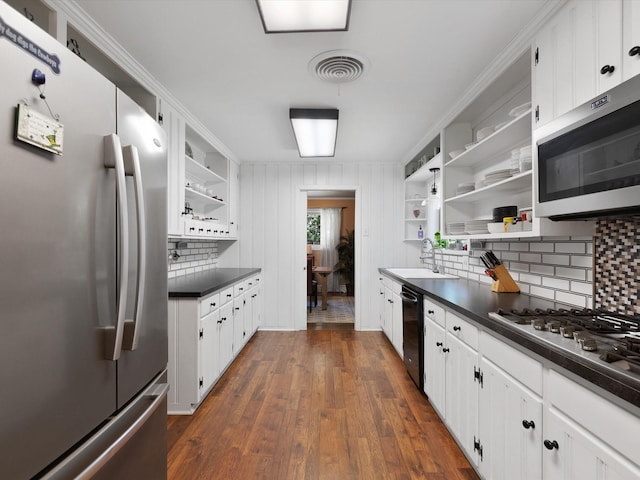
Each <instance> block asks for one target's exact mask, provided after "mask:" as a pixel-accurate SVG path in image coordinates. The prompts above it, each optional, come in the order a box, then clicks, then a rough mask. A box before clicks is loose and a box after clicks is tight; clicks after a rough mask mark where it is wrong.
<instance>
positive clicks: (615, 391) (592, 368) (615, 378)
mask: <svg viewBox="0 0 640 480" xmlns="http://www.w3.org/2000/svg"><path fill="white" fill-rule="evenodd" d="M379 271H380V273H383V274H384V275H385V276H387V277H389V278H392V279H393V280H395V281H397V282H398V283H402V284H404V285H409V286H411V287H413V289H415V290H416V291H418V292H420V293H422V294H423V295H424V296H425V298H427V299H431V300H433V301H436V302H438V303H440V304H442V305H444V306H446V307H448V308H450V309H451V310H453V311H455V312H458V313H460V314H461V315H463V316H464V317H466V318H468V319H470V320H472V321H474V322H475V323H477V324H478V325H480V326H481V327H482V328H484V329H485V330H491V331H493V332H495V333H497V334H499V335H502V336H503V337H506V338H508V339H509V340H511V341H512V342H513V343H515V344H517V345H516V346H517V347H518V348H519V349H520V350H521V351H526V350H528V351H531V352H534V353H535V354H537V355H538V356H540V357H542V358H541V359H542V360H543V363H546V364H547V366H548V364H549V363H551V364H555V365H558V366H560V367H562V368H564V369H566V370H568V371H570V372H572V373H574V374H575V375H577V376H578V377H580V378H581V379H583V380H586V381H587V382H589V383H591V384H594V385H597V386H598V387H601V388H602V389H603V390H604V391H605V392H608V393H610V394H612V395H614V396H615V397H617V398H618V399H622V400H625V401H627V402H629V403H631V404H632V405H635V406H636V407H640V381H637V382H634V381H633V380H630V379H629V378H628V377H626V376H624V375H622V374H620V375H617V374H616V373H615V372H610V371H608V370H605V369H601V368H598V366H597V365H596V364H594V363H591V362H589V361H587V360H585V359H584V358H582V357H578V356H575V357H574V356H571V355H568V354H567V353H566V352H563V351H562V350H559V349H556V348H554V347H553V346H551V345H549V344H546V343H543V342H542V341H541V340H540V339H538V338H536V336H535V335H534V334H531V335H527V334H525V333H523V332H522V331H521V330H518V329H517V328H515V327H510V326H509V325H508V324H506V323H505V324H503V323H501V322H499V321H496V320H493V319H492V318H490V317H489V316H488V315H487V314H488V313H489V312H495V311H496V310H498V308H502V309H503V310H510V309H512V308H516V309H522V308H531V309H535V308H543V309H547V308H558V307H565V308H567V307H568V306H567V305H560V304H558V303H556V302H552V301H549V300H544V299H541V298H537V297H532V296H529V295H526V294H523V293H496V292H492V291H491V285H490V284H487V283H481V282H476V281H473V280H467V279H463V278H459V279H437V280H434V279H431V280H429V279H404V278H402V277H399V276H397V275H394V274H392V273H391V272H389V271H387V269H385V268H380V269H379ZM568 308H571V307H570V306H569V307H568Z"/></svg>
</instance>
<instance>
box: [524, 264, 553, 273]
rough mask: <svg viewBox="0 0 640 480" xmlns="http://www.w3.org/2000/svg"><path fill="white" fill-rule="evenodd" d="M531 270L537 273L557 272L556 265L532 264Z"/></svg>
mask: <svg viewBox="0 0 640 480" xmlns="http://www.w3.org/2000/svg"><path fill="white" fill-rule="evenodd" d="M529 271H530V272H531V273H537V274H539V275H553V274H554V272H555V267H552V266H551V265H538V264H532V265H531V266H530V267H529Z"/></svg>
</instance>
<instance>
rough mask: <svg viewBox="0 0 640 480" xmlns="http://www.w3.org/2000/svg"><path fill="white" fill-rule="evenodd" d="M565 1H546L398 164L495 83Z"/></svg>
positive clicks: (419, 149)
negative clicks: (488, 86)
mask: <svg viewBox="0 0 640 480" xmlns="http://www.w3.org/2000/svg"><path fill="white" fill-rule="evenodd" d="M567 1H568V0H547V2H546V3H545V4H544V6H543V7H542V8H541V9H540V11H539V12H538V13H537V14H536V16H535V17H533V19H532V20H531V21H530V22H529V23H528V24H527V25H526V26H525V27H524V28H523V29H522V30H521V31H520V33H519V34H518V35H517V36H516V37H515V38H514V39H513V40H512V41H511V42H510V43H509V45H507V47H506V48H505V49H504V50H502V52H500V53H499V54H498V55H497V56H496V57H495V58H494V59H493V61H492V62H491V63H489V64H488V65H487V67H486V68H485V69H484V70H483V71H482V72H481V73H480V75H478V76H477V77H476V79H475V80H474V81H473V83H472V84H471V85H470V86H469V87H468V88H467V89H466V90H465V91H464V93H463V94H462V95H461V96H460V99H459V100H458V101H457V102H456V103H455V104H454V105H453V106H452V107H451V109H449V111H448V112H447V113H446V114H445V115H444V116H443V117H442V119H441V120H440V121H439V122H437V123H436V124H434V125H433V126H432V127H431V129H429V130H428V131H427V133H426V134H425V135H424V136H423V137H422V138H421V139H420V141H419V142H418V143H417V144H416V145H415V146H414V147H413V148H412V149H411V150H409V151H408V152H407V153H406V154H405V155H404V156H403V157H402V158H401V159H400V163H401V164H402V165H406V164H407V163H409V162H410V161H411V160H412V159H413V158H414V157H415V156H416V155H418V154H419V153H420V152H421V151H422V149H423V148H424V147H425V146H426V145H428V144H429V142H431V141H432V140H433V139H434V138H435V137H437V136H438V135H440V134H441V132H442V130H444V128H445V127H446V126H447V125H449V124H450V123H451V122H453V120H455V118H456V117H457V116H458V115H460V114H461V113H462V112H463V111H464V109H465V108H467V107H468V106H469V105H470V104H471V102H472V101H473V100H475V99H476V98H477V97H478V95H480V94H481V93H482V92H483V91H484V89H485V88H486V87H487V85H489V84H491V83H492V82H493V81H495V80H496V79H497V78H498V77H499V76H500V75H502V74H503V73H504V71H505V70H506V69H507V68H508V67H509V66H510V65H511V64H512V63H513V62H515V61H516V60H517V59H518V58H520V56H521V55H522V54H523V53H524V52H526V51H527V49H528V48H530V47H531V42H532V41H533V39H534V36H535V35H536V33H538V31H539V30H540V28H541V27H542V26H543V25H544V24H546V23H547V22H548V21H549V20H550V19H551V17H553V15H555V13H556V12H557V11H558V10H560V8H562V7H563V6H564V5H565V4H566V3H567Z"/></svg>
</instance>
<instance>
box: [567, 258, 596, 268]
mask: <svg viewBox="0 0 640 480" xmlns="http://www.w3.org/2000/svg"><path fill="white" fill-rule="evenodd" d="M571 266H573V267H585V268H592V267H593V257H591V256H590V255H589V256H587V255H572V256H571Z"/></svg>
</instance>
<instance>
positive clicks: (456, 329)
mask: <svg viewBox="0 0 640 480" xmlns="http://www.w3.org/2000/svg"><path fill="white" fill-rule="evenodd" d="M460 330H461V327H460V326H459V325H455V326H454V327H453V331H454V332H459V331H460Z"/></svg>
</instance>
